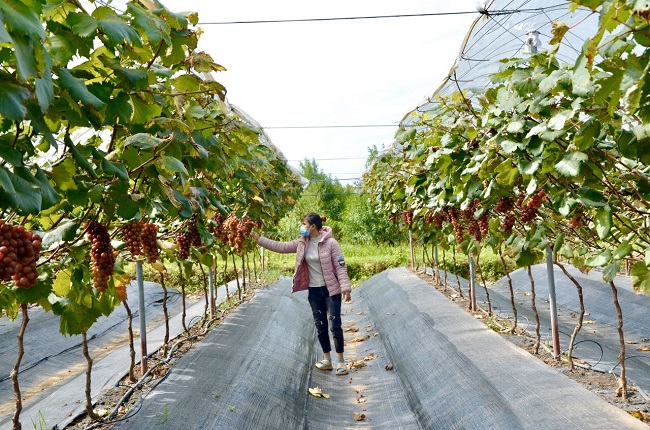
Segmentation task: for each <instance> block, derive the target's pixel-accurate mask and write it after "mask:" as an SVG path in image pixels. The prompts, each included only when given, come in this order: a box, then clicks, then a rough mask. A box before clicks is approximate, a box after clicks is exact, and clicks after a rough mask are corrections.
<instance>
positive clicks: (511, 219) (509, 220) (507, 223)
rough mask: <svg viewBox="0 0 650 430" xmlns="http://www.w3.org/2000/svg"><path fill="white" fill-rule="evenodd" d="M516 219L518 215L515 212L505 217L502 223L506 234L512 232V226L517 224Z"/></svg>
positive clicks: (502, 228)
mask: <svg viewBox="0 0 650 430" xmlns="http://www.w3.org/2000/svg"><path fill="white" fill-rule="evenodd" d="M515 219H516V217H515V215H514V214H508V215H506V217H505V218H504V219H503V222H502V223H501V230H503V232H504V233H505V234H510V233H512V227H513V226H514V225H515Z"/></svg>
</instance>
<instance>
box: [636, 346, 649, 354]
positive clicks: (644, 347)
mask: <svg viewBox="0 0 650 430" xmlns="http://www.w3.org/2000/svg"><path fill="white" fill-rule="evenodd" d="M636 349H637V350H639V351H643V352H648V351H650V346H648V345H639V346H638V347H637V348H636Z"/></svg>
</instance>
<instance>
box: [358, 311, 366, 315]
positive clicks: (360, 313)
mask: <svg viewBox="0 0 650 430" xmlns="http://www.w3.org/2000/svg"><path fill="white" fill-rule="evenodd" d="M357 315H365V314H364V313H363V312H359V313H358V314H357Z"/></svg>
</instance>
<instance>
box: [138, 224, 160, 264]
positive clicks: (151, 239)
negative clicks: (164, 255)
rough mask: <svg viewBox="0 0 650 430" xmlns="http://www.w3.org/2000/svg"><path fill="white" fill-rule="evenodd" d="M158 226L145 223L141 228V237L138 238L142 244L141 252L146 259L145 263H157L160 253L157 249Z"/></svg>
mask: <svg viewBox="0 0 650 430" xmlns="http://www.w3.org/2000/svg"><path fill="white" fill-rule="evenodd" d="M157 235H158V226H157V225H156V224H153V223H150V222H148V223H146V224H144V225H143V226H142V236H141V237H140V240H141V243H142V252H143V253H144V256H145V257H147V262H148V263H149V264H153V263H155V262H156V261H158V256H159V255H160V251H159V249H158V240H157Z"/></svg>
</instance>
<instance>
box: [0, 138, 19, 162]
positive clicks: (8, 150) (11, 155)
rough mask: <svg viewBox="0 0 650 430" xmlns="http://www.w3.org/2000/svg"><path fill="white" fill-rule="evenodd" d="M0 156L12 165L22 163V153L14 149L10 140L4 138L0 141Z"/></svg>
mask: <svg viewBox="0 0 650 430" xmlns="http://www.w3.org/2000/svg"><path fill="white" fill-rule="evenodd" d="M4 137H11V139H13V136H4ZM3 140H4V139H3ZM0 158H1V159H3V160H4V161H6V162H7V163H9V164H11V165H12V166H22V165H23V153H22V152H21V151H19V150H17V149H14V148H13V147H12V145H11V141H10V140H6V141H4V142H1V141H0Z"/></svg>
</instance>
